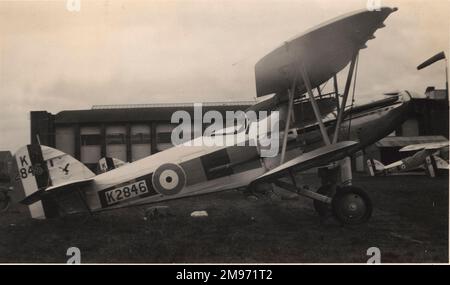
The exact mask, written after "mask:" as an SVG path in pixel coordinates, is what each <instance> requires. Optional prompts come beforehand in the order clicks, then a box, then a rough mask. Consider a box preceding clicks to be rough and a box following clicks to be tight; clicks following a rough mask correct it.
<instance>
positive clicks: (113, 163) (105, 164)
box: [98, 157, 127, 173]
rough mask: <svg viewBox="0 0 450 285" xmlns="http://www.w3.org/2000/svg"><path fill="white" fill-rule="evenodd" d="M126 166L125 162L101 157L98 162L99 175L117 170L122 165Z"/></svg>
mask: <svg viewBox="0 0 450 285" xmlns="http://www.w3.org/2000/svg"><path fill="white" fill-rule="evenodd" d="M125 164H127V163H126V162H124V161H122V160H120V159H118V158H113V157H102V158H100V160H99V161H98V169H99V172H100V173H105V172H108V171H110V170H113V169H116V168H119V167H121V166H123V165H125Z"/></svg>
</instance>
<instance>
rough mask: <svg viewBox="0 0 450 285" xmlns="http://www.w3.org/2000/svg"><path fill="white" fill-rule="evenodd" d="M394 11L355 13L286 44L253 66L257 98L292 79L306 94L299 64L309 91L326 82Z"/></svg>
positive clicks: (280, 88) (283, 87)
mask: <svg viewBox="0 0 450 285" xmlns="http://www.w3.org/2000/svg"><path fill="white" fill-rule="evenodd" d="M396 10H397V9H396V8H387V7H383V8H381V9H379V10H377V11H368V10H360V11H356V12H353V13H351V14H347V15H344V16H341V17H338V18H336V19H333V20H330V21H328V22H325V23H323V24H321V25H319V26H317V27H314V28H313V29H311V30H309V31H307V32H305V33H304V34H302V35H300V36H298V37H296V38H294V39H293V40H290V41H286V42H285V43H284V44H283V45H282V46H280V47H278V48H277V49H275V50H273V51H272V52H270V53H269V54H267V55H266V56H264V57H263V58H262V59H261V60H259V61H258V62H257V63H256V65H255V79H256V92H257V96H258V97H260V96H263V95H266V94H271V93H280V92H283V91H286V90H287V89H289V88H291V85H292V81H293V80H294V79H298V83H300V84H298V86H297V87H298V89H299V91H300V92H299V94H303V93H304V92H306V88H305V86H304V84H303V80H302V79H301V77H299V76H300V74H299V73H298V72H297V69H298V67H299V66H300V65H303V67H304V68H305V70H306V71H307V73H308V75H309V77H310V80H311V85H312V88H315V87H317V86H319V85H320V84H322V83H324V82H325V81H327V80H329V79H330V78H331V77H332V76H333V75H334V74H336V73H338V72H339V71H341V70H342V69H343V68H344V67H345V66H346V65H347V64H348V63H349V62H350V61H351V59H352V58H353V56H354V54H355V52H357V51H358V50H360V49H362V48H364V47H365V44H366V42H367V41H368V40H370V39H373V38H374V36H373V34H374V33H375V31H376V30H377V29H379V28H382V27H384V25H383V21H384V20H385V19H386V18H387V17H388V16H389V14H391V13H392V12H394V11H396ZM296 77H298V78H296Z"/></svg>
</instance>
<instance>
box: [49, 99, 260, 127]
mask: <svg viewBox="0 0 450 285" xmlns="http://www.w3.org/2000/svg"><path fill="white" fill-rule="evenodd" d="M250 103H254V102H250V101H242V102H222V103H220V102H216V103H205V104H203V106H202V109H203V112H207V111H209V110H215V111H219V112H220V113H222V114H225V112H226V111H237V110H245V109H247V108H248V107H249V106H251V105H252V104H250ZM180 110H184V111H186V112H188V113H189V114H190V115H191V117H193V115H194V105H193V104H192V103H191V104H184V103H182V104H176V103H174V104H144V105H104V106H94V107H93V109H91V110H73V111H61V112H59V113H57V114H56V115H55V117H54V119H55V123H56V124H73V123H121V122H123V123H125V122H149V121H170V119H171V117H172V114H173V113H174V112H175V111H180Z"/></svg>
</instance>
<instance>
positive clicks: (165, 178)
mask: <svg viewBox="0 0 450 285" xmlns="http://www.w3.org/2000/svg"><path fill="white" fill-rule="evenodd" d="M152 184H153V187H154V188H155V190H156V191H157V192H158V193H160V194H163V195H175V194H178V193H180V191H181V190H182V189H183V188H184V186H185V185H186V174H185V173H184V170H183V169H182V168H181V167H180V166H178V165H176V164H173V163H165V164H163V165H161V166H160V167H158V168H157V169H156V171H155V172H154V173H153V178H152Z"/></svg>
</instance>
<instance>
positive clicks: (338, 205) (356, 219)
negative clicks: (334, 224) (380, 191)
mask: <svg viewBox="0 0 450 285" xmlns="http://www.w3.org/2000/svg"><path fill="white" fill-rule="evenodd" d="M331 208H332V210H333V215H334V217H335V218H336V219H337V220H338V221H339V222H341V223H342V224H344V225H358V224H362V223H364V222H366V221H367V220H368V219H369V218H370V217H371V215H372V202H371V200H370V198H369V195H367V193H366V192H364V191H363V190H362V189H360V188H358V187H355V186H346V187H343V188H340V189H339V190H338V191H337V192H336V195H334V197H333V200H332V201H331Z"/></svg>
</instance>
